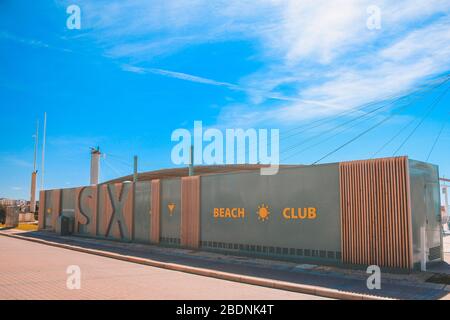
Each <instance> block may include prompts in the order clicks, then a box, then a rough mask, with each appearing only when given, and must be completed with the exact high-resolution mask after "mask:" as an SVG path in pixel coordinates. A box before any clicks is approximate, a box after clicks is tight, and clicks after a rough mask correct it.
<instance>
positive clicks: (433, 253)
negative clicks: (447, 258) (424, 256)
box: [428, 246, 441, 261]
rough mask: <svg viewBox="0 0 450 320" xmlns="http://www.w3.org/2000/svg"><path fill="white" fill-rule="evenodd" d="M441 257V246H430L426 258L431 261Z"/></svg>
mask: <svg viewBox="0 0 450 320" xmlns="http://www.w3.org/2000/svg"><path fill="white" fill-rule="evenodd" d="M440 258H441V246H437V247H433V248H430V252H429V253H428V260H429V261H433V260H436V259H440Z"/></svg>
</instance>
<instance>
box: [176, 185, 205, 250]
mask: <svg viewBox="0 0 450 320" xmlns="http://www.w3.org/2000/svg"><path fill="white" fill-rule="evenodd" d="M180 237H181V245H182V246H183V247H188V248H193V249H196V248H198V247H199V245H200V177H199V176H194V177H184V178H182V179H181V234H180Z"/></svg>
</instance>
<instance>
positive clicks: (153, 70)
mask: <svg viewBox="0 0 450 320" xmlns="http://www.w3.org/2000/svg"><path fill="white" fill-rule="evenodd" d="M122 69H123V70H125V71H129V72H134V73H139V74H146V73H151V74H157V75H161V76H164V77H169V78H175V79H179V80H184V81H190V82H196V83H202V84H208V85H213V86H219V87H226V88H228V89H231V90H239V91H244V89H243V88H241V87H239V86H237V85H235V84H232V83H228V82H221V81H216V80H212V79H208V78H203V77H199V76H194V75H191V74H187V73H182V72H175V71H169V70H163V69H156V68H141V67H135V66H131V65H123V66H122Z"/></svg>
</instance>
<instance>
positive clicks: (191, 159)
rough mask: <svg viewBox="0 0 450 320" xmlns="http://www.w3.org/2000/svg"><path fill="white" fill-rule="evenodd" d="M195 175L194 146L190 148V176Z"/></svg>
mask: <svg viewBox="0 0 450 320" xmlns="http://www.w3.org/2000/svg"><path fill="white" fill-rule="evenodd" d="M193 175H194V146H193V145H191V148H190V149H189V176H190V177H191V176H193Z"/></svg>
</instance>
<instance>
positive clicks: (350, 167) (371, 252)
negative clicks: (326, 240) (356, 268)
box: [339, 157, 412, 269]
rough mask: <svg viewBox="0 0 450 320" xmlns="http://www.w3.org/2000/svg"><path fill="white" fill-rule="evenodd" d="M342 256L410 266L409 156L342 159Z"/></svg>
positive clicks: (362, 261)
mask: <svg viewBox="0 0 450 320" xmlns="http://www.w3.org/2000/svg"><path fill="white" fill-rule="evenodd" d="M339 173H340V191H341V234H342V237H341V239H342V259H343V262H344V263H350V264H364V265H371V264H376V265H378V266H383V267H392V268H408V269H411V268H412V233H411V207H410V191H409V173H408V158H407V157H398V158H386V159H376V160H365V161H351V162H341V163H340V165H339Z"/></svg>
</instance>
